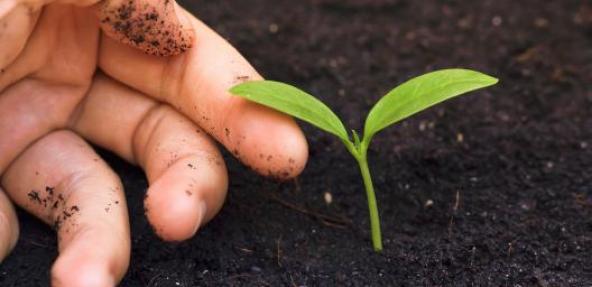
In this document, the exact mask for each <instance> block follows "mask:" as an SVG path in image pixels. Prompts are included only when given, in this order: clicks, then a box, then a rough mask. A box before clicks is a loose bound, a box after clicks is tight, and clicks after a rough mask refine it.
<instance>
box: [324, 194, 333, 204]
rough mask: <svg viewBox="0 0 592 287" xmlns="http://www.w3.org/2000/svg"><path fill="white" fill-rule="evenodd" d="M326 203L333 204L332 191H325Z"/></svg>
mask: <svg viewBox="0 0 592 287" xmlns="http://www.w3.org/2000/svg"><path fill="white" fill-rule="evenodd" d="M325 203H327V204H331V203H333V195H331V193H330V192H325Z"/></svg>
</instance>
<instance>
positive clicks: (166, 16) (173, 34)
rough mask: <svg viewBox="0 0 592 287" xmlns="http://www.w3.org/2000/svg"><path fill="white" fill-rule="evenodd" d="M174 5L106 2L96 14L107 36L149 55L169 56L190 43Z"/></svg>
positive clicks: (146, 0)
mask: <svg viewBox="0 0 592 287" xmlns="http://www.w3.org/2000/svg"><path fill="white" fill-rule="evenodd" d="M176 6H177V5H176V3H175V2H174V1H171V0H105V1H103V3H102V4H101V6H100V8H99V9H98V14H99V20H100V22H101V28H102V29H103V31H104V32H105V34H106V35H107V36H109V37H111V38H113V39H115V40H117V41H119V42H121V43H123V44H127V45H130V46H132V47H135V48H138V49H140V50H142V51H144V52H145V53H148V54H151V55H158V56H171V55H178V54H180V53H182V52H184V51H185V50H187V49H189V48H191V44H192V42H193V33H192V32H191V31H190V30H188V29H189V27H185V25H184V24H183V22H182V21H184V20H185V19H184V18H182V17H181V18H179V17H178V15H181V16H183V15H182V13H176V10H177V9H178V7H176ZM185 22H186V21H185Z"/></svg>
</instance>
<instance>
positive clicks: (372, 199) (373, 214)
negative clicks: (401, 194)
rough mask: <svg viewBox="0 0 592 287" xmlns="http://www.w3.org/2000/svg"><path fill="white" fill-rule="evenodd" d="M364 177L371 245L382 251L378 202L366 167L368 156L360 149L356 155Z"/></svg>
mask: <svg viewBox="0 0 592 287" xmlns="http://www.w3.org/2000/svg"><path fill="white" fill-rule="evenodd" d="M356 159H357V160H358V164H359V165H360V171H361V172H362V178H363V179H364V186H365V187H366V196H367V197H368V209H369V210H370V229H371V232H372V245H373V246H374V251H376V252H380V251H382V235H381V232H380V218H379V215H378V204H377V203H376V195H375V194H374V186H373V185H372V177H371V176H370V169H369V168H368V158H367V156H366V150H365V149H362V150H361V152H360V155H359V157H356Z"/></svg>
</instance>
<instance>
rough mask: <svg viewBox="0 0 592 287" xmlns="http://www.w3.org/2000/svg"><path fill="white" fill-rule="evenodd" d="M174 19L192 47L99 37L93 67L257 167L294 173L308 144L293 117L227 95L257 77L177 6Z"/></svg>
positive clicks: (282, 173) (220, 40)
mask: <svg viewBox="0 0 592 287" xmlns="http://www.w3.org/2000/svg"><path fill="white" fill-rule="evenodd" d="M177 11H180V12H179V13H178V14H179V19H180V21H181V22H183V23H185V24H184V26H185V27H188V28H189V29H191V30H192V31H193V32H194V37H193V43H192V46H193V48H192V49H190V50H188V51H187V52H186V53H183V54H181V55H178V56H174V57H167V58H162V57H156V56H152V55H147V54H144V53H141V52H138V51H136V50H135V49H133V48H130V47H127V46H126V45H122V44H121V43H118V42H116V41H115V40H111V39H109V38H108V37H103V38H102V41H101V47H100V52H99V66H100V68H101V69H102V70H103V71H104V72H105V73H107V74H109V75H110V76H111V77H113V78H115V79H118V80H119V81H121V82H123V83H125V84H127V85H129V86H131V87H133V88H135V89H137V90H140V91H142V92H144V93H145V94H147V95H150V96H152V97H154V98H155V99H157V100H160V101H163V102H167V103H169V104H171V105H172V106H173V107H175V108H176V109H177V110H179V111H180V112H182V113H184V114H185V115H186V116H188V117H189V118H190V119H192V120H193V121H194V122H195V123H197V124H198V125H199V126H201V127H202V128H203V129H204V130H206V131H207V132H208V133H210V134H211V135H212V136H213V137H214V138H216V139H217V140H218V141H219V142H221V143H222V144H223V145H224V146H225V147H226V148H227V149H228V150H229V151H231V152H232V153H233V154H234V155H235V156H236V157H237V158H239V159H240V160H241V161H242V162H243V163H245V164H246V165H248V166H250V167H251V168H253V169H254V170H256V171H257V172H259V173H261V174H264V175H268V176H272V177H276V178H279V179H287V178H292V177H295V176H297V175H298V174H299V173H300V172H301V171H302V169H303V168H304V165H305V164H306V160H307V157H308V146H307V144H306V140H305V138H304V135H303V134H302V131H301V130H300V128H299V127H298V125H297V124H296V123H295V122H294V120H293V119H292V118H290V117H288V116H286V115H284V114H281V113H278V112H276V111H273V110H270V109H268V108H265V107H263V106H260V105H257V104H254V103H251V102H248V101H246V100H243V99H241V98H238V97H233V96H232V95H230V94H229V92H228V89H229V88H231V87H232V86H234V85H235V84H237V83H239V82H242V81H245V80H258V79H261V76H260V75H259V74H258V73H257V72H256V71H255V69H254V68H253V67H252V66H251V65H250V64H249V63H248V62H247V61H246V60H245V59H244V58H243V57H242V56H241V55H240V53H239V52H238V51H236V50H235V49H234V48H233V47H232V46H231V45H230V44H229V43H228V42H226V41H225V40H224V39H223V38H222V37H220V36H219V35H218V34H216V33H215V32H214V31H212V30H211V29H210V28H208V27H207V26H206V25H205V24H204V23H202V22H200V21H199V20H197V19H196V18H195V17H193V16H192V15H190V14H189V13H188V12H186V11H185V10H183V9H182V8H180V7H178V9H177Z"/></svg>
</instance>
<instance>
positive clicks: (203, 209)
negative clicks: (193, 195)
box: [192, 200, 208, 235]
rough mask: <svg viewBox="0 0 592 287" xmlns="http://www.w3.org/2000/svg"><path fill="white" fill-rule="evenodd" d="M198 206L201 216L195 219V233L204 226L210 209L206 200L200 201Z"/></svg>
mask: <svg viewBox="0 0 592 287" xmlns="http://www.w3.org/2000/svg"><path fill="white" fill-rule="evenodd" d="M197 208H198V214H199V217H198V218H197V220H195V227H194V228H193V232H192V234H193V235H195V233H197V230H198V229H199V228H200V227H201V226H202V224H204V221H205V218H206V213H207V210H208V208H207V206H206V202H205V201H203V200H200V201H199V203H198V204H197Z"/></svg>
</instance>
